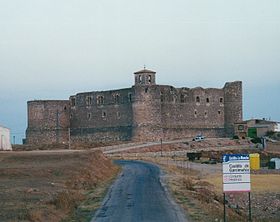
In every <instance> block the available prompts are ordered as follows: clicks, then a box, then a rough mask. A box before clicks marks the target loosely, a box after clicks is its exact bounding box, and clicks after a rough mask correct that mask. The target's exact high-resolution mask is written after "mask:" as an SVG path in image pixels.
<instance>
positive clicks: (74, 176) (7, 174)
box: [0, 151, 119, 222]
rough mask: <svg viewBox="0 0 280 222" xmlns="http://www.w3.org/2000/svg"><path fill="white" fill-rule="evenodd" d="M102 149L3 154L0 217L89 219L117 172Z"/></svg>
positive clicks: (15, 218) (65, 219)
mask: <svg viewBox="0 0 280 222" xmlns="http://www.w3.org/2000/svg"><path fill="white" fill-rule="evenodd" d="M118 170H119V169H118V167H116V166H115V165H113V164H112V162H111V160H109V159H107V158H106V157H105V156H104V155H103V154H102V152H100V151H96V152H91V151H82V152H66V151H54V152H49V151H37V152H35V151H30V152H5V153H4V152H2V153H0V181H1V182H0V221H1V222H5V221H10V222H12V221H36V222H40V221H42V222H43V221H52V222H56V221H77V218H79V220H78V221H88V220H89V218H91V216H92V214H93V212H94V210H95V209H96V208H97V207H98V206H99V203H100V202H101V201H102V199H103V197H104V194H105V193H106V188H107V187H108V183H109V182H110V180H111V179H112V178H113V177H114V176H115V175H116V174H117V173H118Z"/></svg>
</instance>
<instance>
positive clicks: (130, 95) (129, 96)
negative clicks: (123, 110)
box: [128, 93, 132, 103]
mask: <svg viewBox="0 0 280 222" xmlns="http://www.w3.org/2000/svg"><path fill="white" fill-rule="evenodd" d="M128 102H130V103H131V102H132V94H131V93H128Z"/></svg>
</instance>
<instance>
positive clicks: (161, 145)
mask: <svg viewBox="0 0 280 222" xmlns="http://www.w3.org/2000/svg"><path fill="white" fill-rule="evenodd" d="M160 156H161V157H162V138H160Z"/></svg>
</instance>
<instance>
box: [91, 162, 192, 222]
mask: <svg viewBox="0 0 280 222" xmlns="http://www.w3.org/2000/svg"><path fill="white" fill-rule="evenodd" d="M117 163H119V164H120V165H122V167H123V171H122V173H121V175H120V176H119V177H118V179H117V180H116V182H115V183H114V184H113V186H112V187H111V189H110V190H109V192H108V194H107V196H106V197H105V199H104V202H103V204H102V207H101V208H100V209H99V210H98V211H97V212H96V214H95V217H94V218H93V219H92V222H93V221H96V222H105V221H110V222H114V221H116V222H119V221H132V222H138V221H145V222H149V221H153V222H157V221H160V222H169V221H170V222H174V221H177V222H180V221H182V222H183V221H187V219H186V217H185V216H184V214H183V213H182V211H181V208H179V206H178V205H176V204H175V203H174V202H173V201H172V199H171V197H170V196H169V194H168V192H166V190H165V189H164V187H163V186H162V183H161V181H160V169H159V168H158V167H157V166H155V165H153V164H149V163H144V162H139V161H124V160H122V161H117Z"/></svg>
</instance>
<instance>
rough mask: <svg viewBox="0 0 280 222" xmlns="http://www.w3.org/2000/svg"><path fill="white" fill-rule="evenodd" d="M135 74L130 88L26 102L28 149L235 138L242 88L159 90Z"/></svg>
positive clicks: (150, 75)
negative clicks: (43, 145)
mask: <svg viewBox="0 0 280 222" xmlns="http://www.w3.org/2000/svg"><path fill="white" fill-rule="evenodd" d="M144 71H145V72H144V75H143V77H140V75H142V73H143V72H142V71H141V72H137V73H135V85H134V86H133V87H132V88H127V89H119V90H110V91H94V92H85V93H78V94H76V95H73V96H70V98H69V100H63V101H51V100H46V101H44V100H43V101H30V102H28V128H27V131H26V136H27V143H55V142H58V143H66V142H69V133H70V137H71V141H70V142H71V143H92V142H106V141H118V140H121V141H125V140H127V141H129V140H133V141H156V140H160V139H161V138H162V139H180V138H186V137H193V136H195V135H197V134H199V133H201V134H203V135H205V136H207V137H224V136H232V135H233V124H234V123H235V122H239V121H241V120H242V83H241V82H238V81H237V82H231V83H226V84H225V86H224V87H223V88H221V89H216V88H206V89H204V88H201V87H197V88H174V87H173V86H168V85H157V84H155V72H152V71H149V72H147V71H146V70H144Z"/></svg>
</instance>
